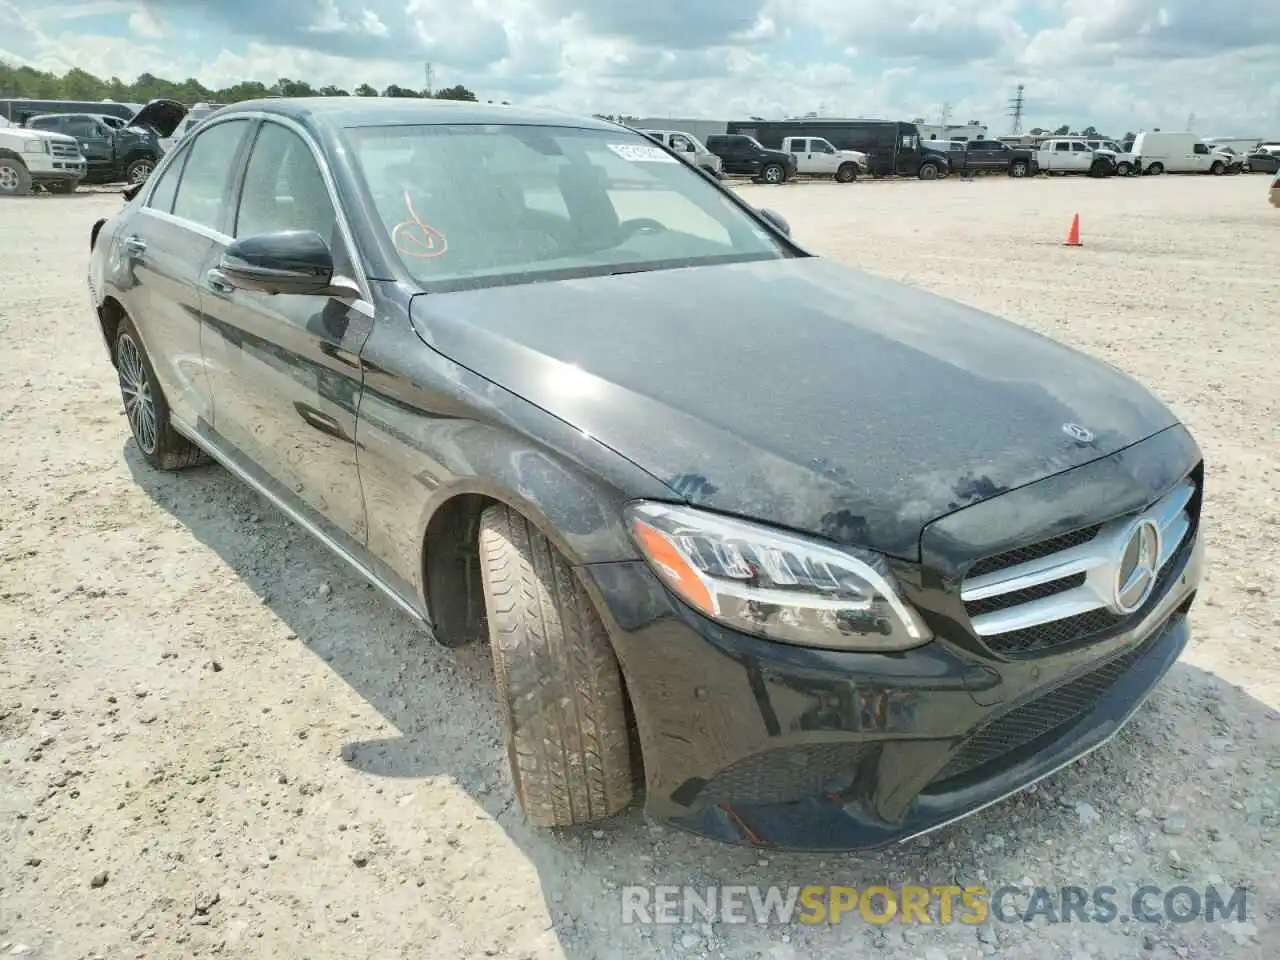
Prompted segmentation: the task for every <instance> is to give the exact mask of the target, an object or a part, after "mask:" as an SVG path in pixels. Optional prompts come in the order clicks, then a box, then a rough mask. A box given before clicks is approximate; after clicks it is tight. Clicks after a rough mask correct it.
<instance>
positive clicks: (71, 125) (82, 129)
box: [63, 117, 102, 140]
mask: <svg viewBox="0 0 1280 960" xmlns="http://www.w3.org/2000/svg"><path fill="white" fill-rule="evenodd" d="M63 132H65V133H69V134H70V135H71V136H73V137H76V138H77V139H80V140H91V139H93V138H94V137H100V136H102V133H101V131H100V130H99V129H98V124H97V122H96V121H95V120H94V119H93V118H92V117H67V123H66V126H65V127H63Z"/></svg>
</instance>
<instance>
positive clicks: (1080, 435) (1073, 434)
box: [1062, 423, 1093, 443]
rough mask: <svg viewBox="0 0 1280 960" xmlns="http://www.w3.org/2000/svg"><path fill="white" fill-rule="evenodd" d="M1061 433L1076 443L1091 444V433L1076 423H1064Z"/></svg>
mask: <svg viewBox="0 0 1280 960" xmlns="http://www.w3.org/2000/svg"><path fill="white" fill-rule="evenodd" d="M1062 432H1063V433H1065V434H1066V435H1067V436H1068V437H1070V438H1071V439H1072V440H1074V441H1075V442H1076V443H1093V431H1092V430H1090V429H1088V428H1087V427H1082V426H1080V424H1078V423H1064V424H1063V425H1062Z"/></svg>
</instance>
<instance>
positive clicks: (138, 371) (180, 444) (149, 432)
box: [112, 317, 209, 470]
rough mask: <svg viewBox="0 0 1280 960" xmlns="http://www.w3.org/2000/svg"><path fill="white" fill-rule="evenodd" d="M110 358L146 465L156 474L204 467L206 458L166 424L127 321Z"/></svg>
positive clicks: (152, 375)
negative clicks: (201, 465) (164, 471)
mask: <svg viewBox="0 0 1280 960" xmlns="http://www.w3.org/2000/svg"><path fill="white" fill-rule="evenodd" d="M112 358H113V359H114V360H115V364H116V373H117V376H118V378H119V380H120V399H121V401H122V402H123V403H124V408H125V416H126V417H127V418H128V420H129V430H130V431H131V432H132V433H133V442H134V443H136V444H137V445H138V449H139V450H140V451H141V452H142V456H143V457H144V458H145V459H146V461H147V463H148V464H150V465H151V467H152V468H153V469H156V470H182V469H183V468H185V467H194V466H196V465H198V464H202V463H208V462H209V456H208V454H206V453H205V452H204V451H203V450H201V449H200V448H199V447H197V446H196V445H195V444H194V443H192V442H191V441H190V440H188V439H187V438H186V437H184V436H183V435H182V434H180V433H178V431H176V430H174V429H173V425H172V424H171V423H170V422H169V404H168V402H167V401H166V400H165V397H164V391H162V390H161V389H160V387H159V384H158V383H157V380H156V371H155V368H154V367H152V366H151V358H150V357H148V356H147V350H146V348H145V347H144V346H143V345H142V338H141V337H140V336H138V330H137V328H136V327H135V326H134V325H133V321H132V320H130V319H129V318H128V317H125V318H124V319H122V320H121V321H120V325H119V327H117V328H116V339H115V343H114V344H113V345H112ZM135 398H136V399H135ZM148 406H149V408H150V416H149V418H148V415H147V414H148V409H147V408H148ZM148 420H149V422H148Z"/></svg>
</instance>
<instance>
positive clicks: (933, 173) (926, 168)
mask: <svg viewBox="0 0 1280 960" xmlns="http://www.w3.org/2000/svg"><path fill="white" fill-rule="evenodd" d="M916 175H917V176H918V177H919V178H920V179H921V180H937V179H938V168H937V166H936V165H935V164H932V163H922V164H920V170H919V172H918V173H917V174H916Z"/></svg>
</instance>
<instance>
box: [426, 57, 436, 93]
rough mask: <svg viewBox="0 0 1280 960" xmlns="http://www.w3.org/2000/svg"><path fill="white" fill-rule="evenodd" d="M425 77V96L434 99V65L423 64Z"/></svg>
mask: <svg viewBox="0 0 1280 960" xmlns="http://www.w3.org/2000/svg"><path fill="white" fill-rule="evenodd" d="M425 68H426V71H425V72H426V75H427V96H428V97H434V96H435V93H436V65H435V64H434V63H427V64H425Z"/></svg>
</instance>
